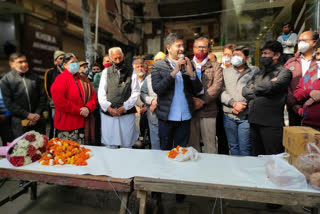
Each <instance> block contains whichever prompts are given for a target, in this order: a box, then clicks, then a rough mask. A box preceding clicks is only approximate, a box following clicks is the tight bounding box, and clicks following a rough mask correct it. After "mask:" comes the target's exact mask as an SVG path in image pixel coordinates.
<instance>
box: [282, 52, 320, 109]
mask: <svg viewBox="0 0 320 214" xmlns="http://www.w3.org/2000/svg"><path fill="white" fill-rule="evenodd" d="M315 65H316V60H315V59H312V61H311V63H310V67H309V68H311V67H313V66H315ZM284 67H285V68H287V69H289V70H290V71H291V72H292V80H291V83H290V85H289V89H288V98H287V107H288V109H289V110H290V109H291V108H292V107H293V106H294V105H296V104H297V100H296V99H295V97H294V96H293V93H294V91H295V90H296V87H297V85H298V84H299V82H300V79H301V77H302V65H301V55H300V53H297V54H295V56H294V57H293V58H291V59H289V60H288V61H287V62H286V64H285V65H284Z"/></svg>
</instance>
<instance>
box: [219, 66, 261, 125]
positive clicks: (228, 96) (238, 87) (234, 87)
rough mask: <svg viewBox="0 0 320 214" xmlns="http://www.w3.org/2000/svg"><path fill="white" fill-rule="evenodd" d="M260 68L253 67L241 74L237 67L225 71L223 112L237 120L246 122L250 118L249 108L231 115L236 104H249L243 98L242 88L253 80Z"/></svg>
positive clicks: (222, 95) (222, 97)
mask: <svg viewBox="0 0 320 214" xmlns="http://www.w3.org/2000/svg"><path fill="white" fill-rule="evenodd" d="M258 70H259V68H257V67H255V66H253V67H248V66H246V68H245V69H244V71H243V72H239V71H238V70H236V69H235V67H233V66H231V67H229V68H226V69H224V70H223V88H222V92H221V97H220V98H221V103H222V109H223V112H224V113H225V114H226V115H228V116H229V117H231V118H233V119H235V120H246V119H247V116H248V108H247V109H245V110H244V111H242V112H240V113H239V114H233V113H231V110H232V108H233V104H234V102H247V100H246V98H244V97H243V96H242V88H243V87H245V86H246V85H247V83H248V82H249V81H250V80H251V78H252V76H253V74H254V73H255V72H257V71H258Z"/></svg>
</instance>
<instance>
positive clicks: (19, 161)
mask: <svg viewBox="0 0 320 214" xmlns="http://www.w3.org/2000/svg"><path fill="white" fill-rule="evenodd" d="M10 163H11V164H12V165H13V166H22V165H23V163H24V157H23V156H15V157H10Z"/></svg>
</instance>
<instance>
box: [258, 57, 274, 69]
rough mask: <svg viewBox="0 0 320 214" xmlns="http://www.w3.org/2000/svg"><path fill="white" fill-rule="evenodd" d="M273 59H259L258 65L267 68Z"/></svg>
mask: <svg viewBox="0 0 320 214" xmlns="http://www.w3.org/2000/svg"><path fill="white" fill-rule="evenodd" d="M272 62H273V59H272V57H261V58H260V63H261V65H263V66H264V67H268V66H270V65H271V64H272Z"/></svg>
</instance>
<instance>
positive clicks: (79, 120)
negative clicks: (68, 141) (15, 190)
mask: <svg viewBox="0 0 320 214" xmlns="http://www.w3.org/2000/svg"><path fill="white" fill-rule="evenodd" d="M51 95H52V100H53V103H54V105H55V107H56V110H55V114H54V127H55V128H56V129H58V130H61V131H72V130H75V129H80V128H84V117H83V116H81V115H80V108H82V107H87V108H88V109H89V111H90V112H92V111H93V110H94V109H95V107H96V104H97V94H96V92H95V91H93V94H92V96H91V99H90V101H88V103H87V104H86V105H85V104H84V99H83V98H84V92H83V88H82V86H81V83H80V80H79V77H78V75H75V76H73V75H72V74H71V73H70V72H69V71H68V70H67V69H64V72H63V73H62V74H61V75H59V76H58V77H57V78H56V80H55V81H54V83H53V84H52V86H51Z"/></svg>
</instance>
